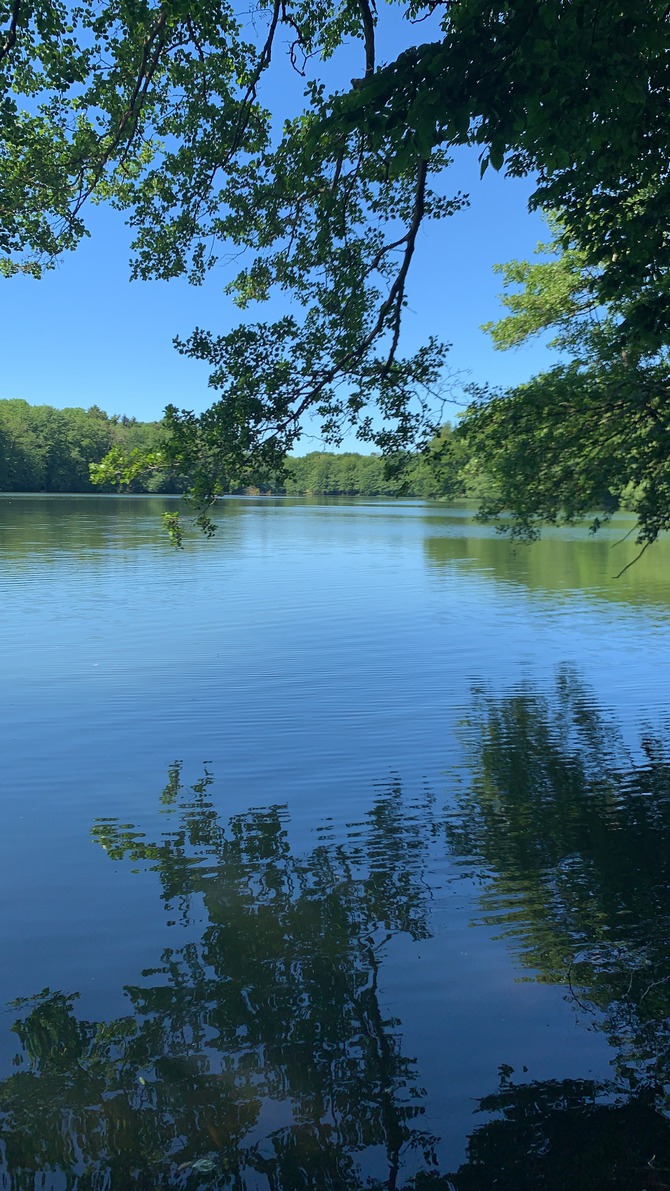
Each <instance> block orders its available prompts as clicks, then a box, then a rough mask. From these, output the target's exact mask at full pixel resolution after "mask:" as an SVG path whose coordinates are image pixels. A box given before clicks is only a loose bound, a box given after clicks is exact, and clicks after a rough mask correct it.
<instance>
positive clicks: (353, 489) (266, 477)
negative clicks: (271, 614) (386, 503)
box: [0, 399, 487, 499]
mask: <svg viewBox="0 0 670 1191" xmlns="http://www.w3.org/2000/svg"><path fill="white" fill-rule="evenodd" d="M165 437H166V431H165V427H164V424H163V423H162V422H140V421H138V420H137V419H136V418H133V417H126V416H125V415H120V414H111V415H110V414H107V413H105V412H104V410H102V409H100V408H99V407H98V406H97V405H92V406H91V407H90V408H89V409H80V408H69V409H55V408H54V407H53V406H50V405H30V404H29V403H28V402H27V401H22V400H18V399H15V400H4V401H3V400H0V491H3V492H54V493H59V492H60V493H67V492H72V493H77V492H82V493H85V492H101V491H102V492H133V493H179V492H182V491H184V490H185V489H186V487H187V485H188V477H185V476H183V475H182V476H179V475H177V474H176V473H175V472H171V471H170V470H169V468H168V467H166V466H163V467H161V466H160V464H156V465H154V466H147V467H146V468H145V469H144V470H142V471H141V472H140V473H139V474H138V475H136V476H134V477H133V478H132V479H131V480H129V481H128V482H116V483H115V482H114V480H113V479H112V478H110V479H108V480H107V481H106V482H105V483H103V484H102V485H101V484H100V483H94V482H93V481H92V479H91V474H90V464H99V463H100V462H101V460H102V459H104V457H105V456H106V455H107V454H108V453H109V452H110V451H111V450H113V449H114V448H118V449H120V450H121V451H122V452H123V454H124V455H126V456H127V455H130V454H132V453H133V452H137V454H138V456H141V457H142V458H145V457H151V456H152V454H153V455H154V456H155V455H157V454H159V453H160V451H161V447H162V445H163V442H164V440H165ZM225 487H226V489H227V491H228V492H231V493H243V492H252V493H254V492H255V493H261V494H276V495H289V496H291V495H296V496H297V495H314V496H369V497H374V496H387V497H388V496H400V495H405V496H415V497H422V498H424V499H431V498H437V497H447V496H473V497H481V496H482V495H484V494H485V492H486V489H487V483H486V477H485V476H483V475H482V473H481V472H479V471H478V470H477V467H476V465H475V464H474V461H473V459H472V458H471V457H470V454H469V452H468V450H467V448H466V446H465V444H464V443H463V442H461V441H460V440H459V439H458V438H457V437H456V436H455V435H454V434H453V432H452V430H451V428H450V427H449V426H444V427H443V428H442V430H441V431H440V433H439V435H438V436H437V437H436V438H435V439H434V440H433V442H432V443H431V446H430V449H429V450H428V451H427V452H425V453H415V454H398V455H397V456H396V457H395V458H393V459H391V460H388V459H384V458H383V457H382V456H381V455H379V454H370V455H362V454H357V453H355V452H338V453H335V452H328V451H311V452H310V453H309V454H307V455H302V456H297V457H288V458H287V460H286V464H285V469H284V470H283V471H282V472H275V473H270V472H266V473H264V474H263V473H261V472H260V471H259V472H258V473H257V474H256V475H254V476H252V477H245V479H244V481H241V480H240V479H239V478H236V477H235V476H230V477H228V481H227V484H226V485H225Z"/></svg>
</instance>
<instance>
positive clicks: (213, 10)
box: [0, 0, 670, 507]
mask: <svg viewBox="0 0 670 1191" xmlns="http://www.w3.org/2000/svg"><path fill="white" fill-rule="evenodd" d="M405 15H406V16H407V18H408V19H409V21H410V22H413V23H414V26H415V27H416V29H419V30H420V31H421V32H423V29H424V28H426V27H427V28H429V29H431V30H432V31H433V40H427V41H426V42H425V43H422V44H411V45H410V46H409V47H408V48H407V49H406V50H405V51H403V52H402V53H400V54H399V55H398V57H397V58H396V60H395V61H392V62H389V63H384V64H381V65H380V64H379V63H378V61H377V53H376V41H377V26H378V25H379V24H380V23H382V22H385V21H386V20H387V19H388V9H387V8H386V7H384V8H381V9H380V11H379V12H377V11H376V10H375V8H374V6H372V5H371V3H370V0H339V2H338V3H337V4H334V5H332V6H331V5H325V6H324V5H321V4H319V3H318V2H317V0H293V2H289V0H261V3H260V5H259V8H258V10H257V12H256V13H255V14H254V21H255V24H250V23H249V21H248V20H247V22H246V24H245V23H244V17H243V15H242V14H241V13H238V12H237V10H236V9H235V8H233V6H232V5H231V4H230V3H229V2H226V0H214V2H212V0H164V2H162V3H160V2H158V0H141V2H140V3H133V4H130V3H128V2H127V0H104V2H103V3H102V4H93V3H91V2H90V0H84V3H82V4H81V5H79V6H77V7H76V8H75V9H73V8H71V7H70V6H69V5H67V4H65V3H62V2H61V3H59V4H54V3H52V2H49V3H46V0H4V3H3V4H2V5H0V19H1V20H2V21H3V28H4V33H3V34H0V81H1V82H2V84H3V86H4V89H5V101H4V104H3V106H2V108H1V109H0V112H1V115H0V120H1V122H2V134H3V149H2V153H1V154H0V186H1V187H2V190H3V195H4V200H3V215H4V218H3V225H2V230H1V231H0V250H1V251H2V253H3V257H4V263H3V269H4V271H5V272H6V273H10V274H11V273H12V272H15V271H17V270H27V271H30V272H33V273H36V274H38V273H39V272H40V270H41V269H42V268H44V267H48V266H49V265H50V264H51V263H53V261H54V260H55V258H56V257H57V256H58V254H59V253H60V252H62V251H64V250H66V249H68V248H72V247H74V246H75V245H76V243H77V242H78V241H79V240H80V239H81V237H82V235H83V234H84V233H85V226H84V205H85V202H86V200H87V199H88V198H89V197H99V198H108V199H110V200H111V201H112V202H113V203H115V204H116V205H117V206H119V207H120V208H122V209H123V210H125V211H126V212H128V214H129V219H130V223H131V225H132V227H133V228H134V231H135V242H134V251H135V256H134V264H133V272H134V274H135V275H136V276H139V277H163V278H169V277H174V276H177V275H180V274H184V275H187V276H188V277H190V278H191V280H193V281H194V282H197V281H199V280H200V279H201V278H202V276H203V274H204V273H205V271H206V270H207V268H208V267H210V266H211V264H212V263H213V261H214V260H216V259H217V256H218V255H220V252H221V251H222V246H230V245H231V244H232V245H235V246H236V247H237V248H238V249H240V250H241V251H242V262H241V268H240V271H239V272H238V274H237V275H236V276H235V277H233V278H232V279H231V281H230V284H229V291H230V292H231V293H232V294H233V295H234V296H235V298H236V300H237V301H238V302H239V304H240V305H241V306H242V307H245V306H247V305H249V303H251V302H255V301H259V300H263V299H265V298H266V297H268V296H269V295H270V294H272V293H283V294H284V295H287V296H288V297H289V299H290V306H289V309H288V311H287V312H286V313H285V314H283V315H282V317H280V318H278V319H275V320H274V321H272V322H263V321H259V322H256V323H249V322H245V323H243V324H242V325H240V326H239V327H237V328H235V329H234V330H232V331H230V332H229V333H227V334H224V335H214V334H211V333H208V332H206V331H202V330H199V329H198V330H196V331H195V332H194V333H193V335H192V336H191V337H189V338H188V339H187V340H185V341H182V342H179V343H178V344H177V346H178V348H179V350H181V351H182V352H184V353H185V354H187V355H189V356H193V357H196V358H199V359H203V360H206V361H207V362H208V363H209V364H210V367H211V378H210V384H211V385H212V387H213V388H214V389H215V390H216V392H217V398H216V400H215V402H214V404H213V405H212V406H211V408H210V409H209V410H208V411H207V412H206V413H205V414H204V415H203V416H202V417H199V418H196V417H194V416H193V415H192V414H190V413H188V412H185V411H178V410H177V409H175V408H170V409H169V410H168V426H169V428H170V431H171V444H170V446H169V456H170V458H169V464H170V466H171V467H177V468H178V469H179V470H181V471H182V472H184V473H185V474H188V475H189V476H190V477H191V479H192V484H193V492H194V496H195V498H196V500H197V502H198V503H199V504H200V506H201V507H204V506H205V505H206V503H207V501H208V499H209V498H211V496H212V495H214V494H216V492H217V491H219V490H220V489H221V486H222V480H221V475H222V474H224V475H225V474H234V475H236V476H239V477H240V478H241V479H242V480H243V479H244V476H245V475H246V474H247V473H248V472H249V471H250V470H257V469H258V467H259V466H261V467H262V468H269V470H270V471H274V470H276V469H277V467H278V466H280V465H281V463H282V462H283V459H284V456H285V454H286V452H287V451H288V450H289V449H290V448H291V447H292V445H293V444H294V443H295V441H296V440H297V438H298V437H299V435H300V432H301V425H302V419H303V417H304V415H305V414H307V413H311V414H315V415H317V416H318V417H320V419H321V422H322V426H323V431H324V434H325V435H326V436H327V437H328V438H329V439H330V440H332V441H337V440H338V438H339V437H340V436H341V435H342V434H343V432H344V431H345V430H346V429H354V430H355V432H356V433H357V434H358V435H359V437H360V438H361V439H363V440H364V441H367V442H372V443H373V444H375V445H376V446H377V447H378V448H379V449H381V450H382V451H383V452H384V453H393V452H396V451H397V450H399V449H401V448H404V447H405V446H406V445H407V444H408V443H409V442H417V441H418V442H419V443H424V442H426V441H427V440H428V439H429V438H430V436H431V435H432V434H433V433H434V431H435V429H436V427H437V425H438V423H439V421H441V420H442V419H441V418H440V410H439V408H436V400H437V397H436V395H437V396H439V391H438V386H439V384H440V377H441V375H442V371H443V366H444V363H445V358H446V356H445V348H444V346H443V345H440V344H439V343H437V342H434V341H430V342H428V343H427V344H426V345H425V346H424V347H422V348H420V349H419V350H418V351H417V352H415V353H414V354H413V355H412V356H410V357H404V356H403V355H402V345H401V321H402V314H403V310H404V307H405V303H406V296H407V285H408V275H409V270H410V266H411V262H412V257H413V254H414V249H415V245H416V240H417V235H418V232H419V229H420V227H421V225H422V223H423V222H424V221H425V220H427V219H430V218H441V217H444V216H446V215H451V214H454V213H455V212H456V211H457V210H458V209H459V208H460V207H462V206H463V204H464V202H465V199H464V197H463V196H461V195H456V196H453V197H446V198H445V197H444V196H443V195H442V194H441V193H440V192H439V190H438V189H436V188H435V187H434V180H435V177H436V175H438V174H440V173H442V172H443V171H444V170H445V168H446V167H447V166H448V163H449V158H448V151H449V149H450V147H452V146H455V145H475V146H478V148H479V151H480V157H481V166H482V171H483V170H484V169H486V168H487V167H488V166H489V165H490V166H491V167H492V168H493V169H501V168H502V166H503V164H505V165H506V168H507V170H508V172H509V173H511V174H514V175H521V174H532V175H535V176H536V179H537V184H536V189H535V192H534V195H533V198H532V200H531V202H532V205H534V206H544V207H546V208H548V209H552V210H555V211H560V212H561V216H562V220H563V224H562V226H563V232H562V235H563V238H564V241H565V243H566V244H570V245H572V246H576V247H577V248H578V249H580V250H581V251H583V252H584V253H585V256H586V259H587V261H588V263H589V265H592V266H594V267H595V268H596V269H597V270H598V281H597V284H596V292H597V295H598V297H599V298H600V300H605V301H609V300H612V299H616V300H619V299H620V298H621V297H622V296H626V297H627V299H628V300H629V302H630V305H629V313H628V316H627V318H628V322H627V324H625V325H624V327H623V332H622V333H623V334H624V336H625V334H626V332H627V330H628V329H632V330H633V331H635V332H637V333H639V332H640V331H641V329H643V328H646V334H647V336H648V341H649V346H650V350H657V349H658V348H659V346H661V345H663V344H664V343H665V341H666V337H667V331H668V318H669V317H670V316H668V313H667V265H668V253H669V252H670V247H669V244H668V240H667V236H666V233H665V228H666V226H667V214H668V206H669V202H668V195H669V185H670V183H669V181H668V175H667V160H668V122H667V117H666V113H667V110H668V99H669V90H670V87H669V83H670V74H669V71H668V50H669V48H670V47H669V38H670V31H669V28H668V22H667V15H666V8H665V5H664V4H662V3H661V2H660V0H649V2H648V3H647V4H645V5H643V6H640V5H639V4H638V3H636V2H634V0H601V2H600V3H599V4H597V5H595V6H594V5H593V4H592V3H591V0H542V3H539V2H538V0H515V2H514V3H511V2H510V0H498V2H497V3H493V4H490V3H486V4H485V3H484V2H483V0H452V2H447V0H444V2H443V3H440V2H439V0H438V2H437V3H436V0H411V2H410V3H409V4H408V7H407V9H406V12H405ZM424 20H429V24H428V26H423V25H422V24H420V22H423V21H424ZM287 33H288V36H289V38H290V42H291V45H290V50H289V56H290V58H291V60H292V62H293V64H294V65H295V66H296V68H297V69H298V71H299V73H302V74H303V75H304V77H305V100H306V105H307V106H306V108H305V110H304V111H303V112H302V113H301V114H299V115H298V116H296V115H295V113H294V111H293V108H292V103H291V88H290V86H287V87H286V88H285V92H286V94H287V97H288V98H287V108H286V111H285V112H284V113H279V112H277V111H274V112H273V113H272V114H270V112H268V110H267V109H266V107H265V106H264V104H263V90H262V88H263V84H264V76H266V75H267V72H268V70H269V68H270V66H271V63H272V61H273V54H274V57H275V58H276V53H274V52H275V51H276V48H277V44H278V42H279V41H280V40H281V38H282V37H284V38H285V37H286V35H287ZM410 37H411V40H412V41H413V42H416V32H415V28H414V27H413V28H412V30H411V35H410ZM351 40H354V41H359V42H360V43H361V47H362V53H361V68H360V77H359V78H357V79H354V80H353V82H352V84H349V83H348V82H347V83H346V86H345V88H344V89H340V90H337V88H336V89H335V91H334V92H333V93H332V94H329V93H328V90H327V88H326V85H325V82H324V81H323V78H322V77H320V75H319V71H318V68H315V66H314V63H315V62H316V61H318V60H321V61H322V60H324V59H327V58H331V57H335V56H336V54H337V51H339V50H340V49H341V48H342V47H343V46H345V45H346V43H348V42H349V41H351ZM340 58H342V55H341V56H340ZM343 60H344V64H346V65H348V62H349V59H348V57H347V55H344V56H343ZM348 73H349V72H348ZM282 115H283V116H285V117H286V119H285V120H284V123H283V125H282V120H281V118H282ZM437 404H438V406H439V401H438V402H437Z"/></svg>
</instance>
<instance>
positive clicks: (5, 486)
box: [0, 400, 184, 492]
mask: <svg viewBox="0 0 670 1191" xmlns="http://www.w3.org/2000/svg"><path fill="white" fill-rule="evenodd" d="M164 437H165V434H164V431H163V429H162V427H161V425H160V423H158V422H145V423H142V422H137V421H136V419H135V418H127V417H124V416H119V415H112V416H111V417H109V416H108V415H107V414H106V413H104V412H103V410H101V409H99V408H98V406H97V405H92V406H91V407H90V409H88V410H84V409H78V408H72V409H54V407H53V406H50V405H29V404H28V402H27V401H20V400H8V401H0V492H2V491H4V492H95V491H97V488H96V486H95V482H94V480H92V478H91V470H92V471H93V472H94V473H95V469H96V467H98V466H99V465H100V462H101V460H102V459H103V458H107V459H110V458H111V460H112V461H114V460H118V459H119V458H120V457H122V458H123V460H124V468H125V467H127V460H128V458H129V457H130V459H131V460H132V461H133V462H135V463H136V464H137V466H136V468H135V470H134V473H133V474H132V476H129V477H127V479H126V481H125V482H124V483H123V485H122V488H123V490H127V491H132V492H179V491H181V490H182V489H183V487H184V482H183V481H181V482H180V481H179V480H178V479H177V477H176V476H174V474H172V473H170V472H169V470H167V469H166V467H165V466H164V464H163V458H162V455H161V454H160V446H161V444H162V442H163V439H164ZM138 461H139V462H138ZM91 464H92V465H93V467H92V468H91ZM152 465H153V466H152ZM104 490H106V491H118V490H119V477H118V476H115V475H114V474H112V472H111V470H110V469H109V468H108V469H106V471H105V479H104Z"/></svg>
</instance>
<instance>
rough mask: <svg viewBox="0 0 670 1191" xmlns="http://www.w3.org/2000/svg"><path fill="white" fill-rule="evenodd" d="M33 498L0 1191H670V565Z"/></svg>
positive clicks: (3, 526) (23, 556)
mask: <svg viewBox="0 0 670 1191" xmlns="http://www.w3.org/2000/svg"><path fill="white" fill-rule="evenodd" d="M162 507H164V505H163V502H161V501H157V500H153V499H123V498H99V499H97V498H96V499H90V498H72V499H70V498H40V497H34V498H20V497H15V496H11V497H4V498H0V596H1V598H2V612H3V616H2V629H1V635H2V643H1V648H0V666H1V671H0V673H1V676H2V706H3V716H2V750H1V754H0V755H1V757H2V769H1V771H0V773H1V777H0V782H1V787H2V793H1V801H0V907H1V915H2V918H1V924H0V955H1V957H2V965H1V974H0V1010H1V1012H0V1187H2V1188H3V1189H9V1188H11V1189H12V1191H33V1189H37V1188H41V1189H45V1191H65V1189H67V1191H112V1189H113V1191H125V1189H126V1188H138V1189H141V1191H156V1189H159V1188H181V1189H184V1191H197V1189H200V1188H203V1189H211V1191H215V1189H218V1188H221V1189H223V1188H231V1189H233V1188H235V1189H242V1188H244V1189H247V1188H248V1189H253V1191H256V1189H262V1191H294V1189H295V1191H302V1189H304V1188H315V1189H316V1188H333V1189H340V1188H341V1189H342V1191H349V1189H351V1191H358V1189H362V1188H370V1189H375V1191H379V1189H381V1188H388V1189H389V1191H393V1189H394V1188H413V1189H415V1191H438V1189H439V1191H490V1189H491V1188H502V1189H503V1191H526V1189H528V1191H531V1189H533V1191H535V1189H538V1188H547V1189H550V1191H567V1189H570V1191H572V1189H577V1191H582V1189H583V1191H587V1189H588V1191H599V1189H605V1188H607V1189H610V1188H615V1189H620V1191H643V1189H651V1188H656V1189H658V1188H664V1187H670V1124H669V1123H668V1118H669V1117H670V1099H669V1098H668V1095H669V1093H670V1022H669V1016H670V941H669V934H670V931H669V926H670V871H669V870H670V718H669V717H667V716H666V712H667V701H666V690H667V675H668V662H669V661H670V586H669V585H668V583H667V579H668V576H669V575H670V568H669V565H668V564H669V563H670V545H668V544H666V543H663V544H661V545H659V546H658V547H657V548H655V550H653V551H650V552H649V554H648V555H647V556H645V558H644V559H643V560H642V561H641V562H640V564H638V566H636V567H634V568H633V569H632V570H631V571H629V572H627V573H626V575H624V576H623V577H622V578H621V579H619V580H614V579H613V578H612V575H613V574H614V573H615V572H616V571H618V570H620V569H621V567H622V566H623V565H624V563H625V562H626V561H628V559H629V558H630V557H631V556H632V553H633V548H632V547H631V546H630V543H627V544H623V545H619V546H613V543H614V542H615V541H616V539H617V538H619V537H621V536H622V534H623V533H624V532H625V531H626V529H627V528H628V526H627V525H626V524H625V522H623V521H622V522H620V523H618V524H617V525H616V526H614V527H612V528H611V529H610V530H608V532H607V536H605V537H603V538H602V539H600V538H598V539H596V540H595V541H593V540H590V539H588V537H587V536H586V535H582V534H581V533H580V532H578V531H572V532H565V533H555V534H553V535H549V536H548V537H547V538H546V539H545V540H544V541H543V542H541V543H539V544H537V545H535V546H533V547H532V548H530V549H529V550H527V549H520V550H516V551H515V550H513V549H512V548H511V547H510V545H509V544H507V543H506V542H504V541H502V540H501V539H499V538H497V537H496V536H495V534H494V533H493V532H492V531H489V530H485V529H482V528H481V527H478V526H475V525H473V523H472V522H471V521H470V520H469V517H468V514H467V512H465V511H464V510H462V509H461V510H459V509H445V508H440V507H428V506H424V505H421V504H418V503H408V504H383V503H376V504H365V503H358V504H349V505H346V504H336V503H333V504H330V505H328V504H325V503H320V504H319V503H314V504H309V503H308V502H304V501H303V502H299V501H293V502H291V501H262V502H261V501H252V500H237V501H230V502H228V503H226V504H225V507H224V508H222V510H221V515H220V518H219V521H220V530H219V534H218V536H217V538H216V540H215V541H213V542H210V543H207V542H204V541H200V540H198V541H195V542H192V543H189V544H188V546H187V550H186V551H185V552H184V553H183V554H175V553H173V552H172V551H171V549H170V548H169V547H168V546H167V545H166V544H165V543H164V541H163V539H162V537H161V531H160V525H159V523H158V521H157V517H158V515H159V512H160V509H161V508H162Z"/></svg>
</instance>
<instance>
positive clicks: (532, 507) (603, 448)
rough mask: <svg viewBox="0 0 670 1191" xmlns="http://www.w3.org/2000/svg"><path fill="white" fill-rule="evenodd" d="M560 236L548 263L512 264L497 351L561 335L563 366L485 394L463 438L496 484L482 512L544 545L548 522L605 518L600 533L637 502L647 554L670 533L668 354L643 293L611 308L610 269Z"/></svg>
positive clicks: (557, 341)
mask: <svg viewBox="0 0 670 1191" xmlns="http://www.w3.org/2000/svg"><path fill="white" fill-rule="evenodd" d="M555 230H556V232H557V235H556V238H555V239H554V240H553V242H552V243H551V244H548V245H540V246H539V248H538V252H539V253H541V254H543V255H545V254H549V255H548V259H542V260H541V261H539V262H537V263H531V262H528V261H511V262H510V263H509V264H507V265H504V266H500V272H501V273H502V276H503V279H504V287H505V292H504V294H503V304H504V305H505V306H506V307H507V309H508V311H509V313H508V315H507V316H506V317H504V318H502V319H501V320H500V321H499V322H497V323H494V324H489V325H488V327H487V328H486V329H488V330H489V331H490V333H491V336H492V338H493V341H494V343H495V345H496V347H498V348H500V349H501V350H506V349H509V348H512V347H517V346H519V345H520V344H522V343H524V342H526V341H527V340H528V339H530V338H531V337H533V336H535V335H538V334H540V333H542V332H545V331H548V330H551V331H553V332H554V338H553V340H552V345H553V346H555V347H556V348H557V349H559V350H560V351H561V353H562V354H563V361H562V362H561V363H558V364H556V365H555V366H554V367H553V368H551V369H550V370H549V371H547V372H545V373H542V374H541V375H539V376H537V377H535V378H533V380H531V381H530V382H529V383H528V384H525V385H520V386H518V387H517V388H515V389H512V390H510V391H508V392H506V393H502V394H501V393H496V394H491V392H490V391H488V390H487V389H480V390H479V392H477V393H476V395H475V400H474V402H473V404H472V405H471V406H470V408H469V410H468V411H467V414H466V417H465V419H464V421H463V423H462V424H461V427H460V434H461V435H462V436H463V437H464V438H465V440H466V442H467V445H468V447H469V449H470V451H471V452H472V453H473V454H474V455H475V457H477V458H478V460H479V464H480V466H483V468H484V469H485V470H486V471H487V472H489V473H490V474H491V476H492V477H493V479H494V481H495V490H494V491H493V492H492V493H491V494H490V495H489V497H488V498H487V499H486V500H485V501H484V504H483V507H482V514H483V515H484V516H498V515H499V514H500V513H503V512H505V513H511V514H512V520H511V521H507V522H506V523H504V522H503V523H502V524H503V528H507V529H508V530H511V532H512V534H515V535H518V536H522V537H532V536H534V535H535V534H536V533H537V532H538V525H539V523H540V522H541V521H549V522H554V523H555V522H558V521H561V520H567V521H570V520H572V519H574V518H575V517H578V516H582V515H584V514H587V513H592V512H593V511H594V510H598V511H599V514H600V515H599V516H597V517H596V518H595V520H594V521H593V528H594V529H597V528H598V526H599V524H600V521H601V519H602V516H604V517H608V516H609V514H610V513H611V512H612V510H613V509H614V508H616V507H617V506H618V505H619V504H620V503H621V501H622V500H624V499H626V498H627V499H628V501H629V503H631V504H632V506H633V508H634V509H635V511H636V513H637V517H638V541H639V542H640V543H641V544H642V546H643V549H644V548H645V547H646V546H647V545H648V544H649V543H651V542H653V541H654V540H655V539H656V538H657V537H658V534H659V533H660V532H661V531H662V530H664V529H668V528H670V462H669V461H670V407H669V406H668V399H667V398H668V392H670V357H669V355H668V349H667V346H665V345H664V341H663V335H662V334H661V333H660V331H658V329H657V327H656V326H655V325H651V324H650V323H647V322H646V321H645V320H644V319H643V318H642V316H641V306H640V302H641V297H640V292H639V290H638V291H637V292H635V293H634V294H632V295H631V294H626V293H625V292H623V291H622V293H621V295H620V296H619V297H618V298H617V299H616V300H614V299H611V300H609V301H607V303H603V301H602V294H603V284H604V283H603V277H604V269H603V268H602V267H600V268H596V267H595V266H593V265H592V264H590V263H589V259H588V256H587V254H586V253H585V252H584V251H582V250H581V249H578V248H574V247H573V248H569V249H564V248H563V239H564V237H563V232H562V228H561V225H560V224H556V225H555ZM519 287H520V288H519Z"/></svg>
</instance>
